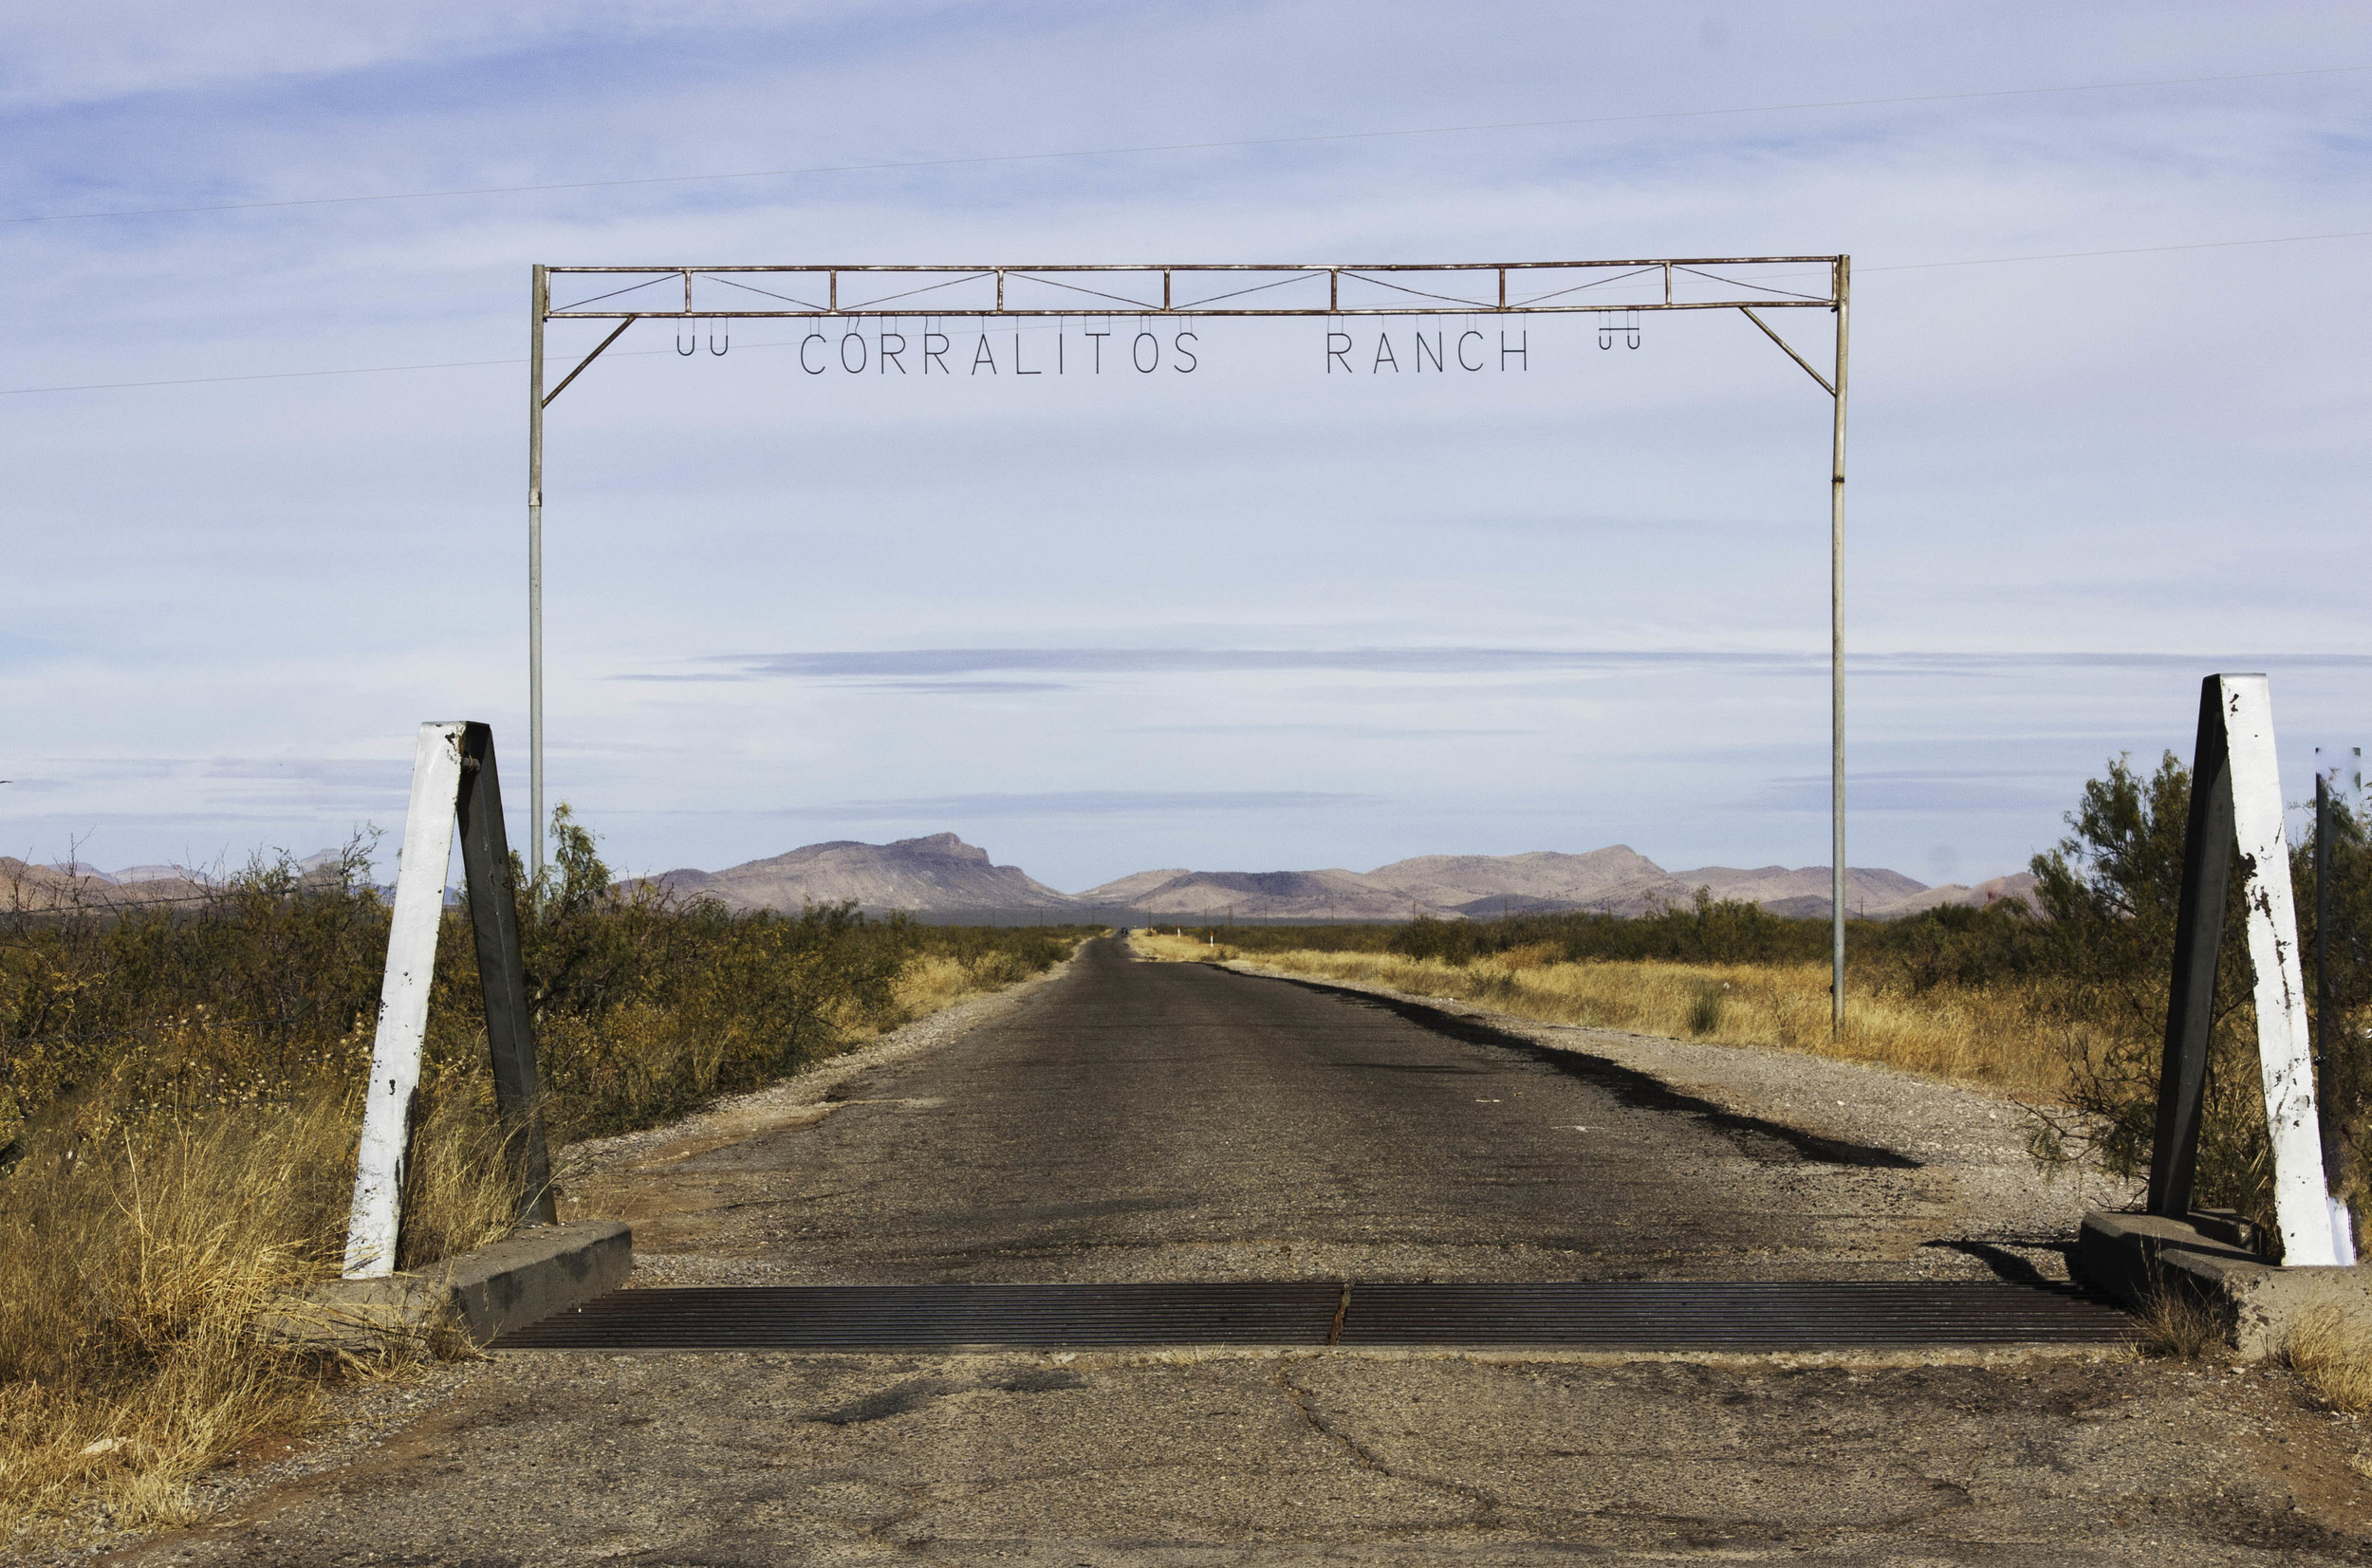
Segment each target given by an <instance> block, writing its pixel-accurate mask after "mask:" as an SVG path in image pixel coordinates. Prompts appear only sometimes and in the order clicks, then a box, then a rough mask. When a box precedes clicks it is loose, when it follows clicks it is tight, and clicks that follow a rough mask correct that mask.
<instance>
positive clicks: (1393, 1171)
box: [620, 940, 1981, 1283]
mask: <svg viewBox="0 0 2372 1568" xmlns="http://www.w3.org/2000/svg"><path fill="white" fill-rule="evenodd" d="M834 1093H835V1094H837V1095H839V1096H841V1097H842V1098H841V1100H840V1101H839V1104H840V1107H841V1108H840V1109H839V1110H838V1111H837V1112H835V1113H834V1114H833V1115H832V1116H830V1117H829V1119H827V1120H825V1121H824V1122H823V1123H822V1124H821V1125H818V1126H814V1127H811V1128H801V1129H796V1130H791V1131H787V1132H784V1133H781V1134H776V1135H773V1136H768V1137H760V1138H755V1139H752V1140H750V1141H747V1142H743V1143H738V1144H735V1145H732V1146H729V1147H727V1148H724V1149H720V1150H717V1151H714V1152H713V1153H707V1154H704V1155H700V1156H697V1157H695V1158H693V1159H690V1160H687V1161H684V1162H682V1164H681V1166H680V1169H679V1171H678V1172H677V1174H676V1178H675V1182H674V1185H673V1188H672V1190H671V1191H670V1192H669V1193H668V1194H667V1196H666V1198H665V1199H664V1200H661V1201H663V1202H665V1203H666V1204H667V1205H669V1206H670V1207H671V1208H672V1207H673V1206H674V1205H676V1204H680V1203H682V1202H683V1201H684V1200H685V1198H686V1197H688V1196H690V1195H691V1194H690V1193H689V1192H688V1190H687V1189H688V1188H690V1187H693V1186H696V1187H697V1188H699V1189H700V1191H699V1192H698V1194H697V1197H696V1200H695V1201H696V1203H697V1206H698V1207H697V1208H695V1209H694V1210H692V1211H691V1212H684V1211H682V1210H680V1209H676V1210H675V1211H673V1212H665V1213H662V1212H658V1211H657V1210H658V1204H657V1203H654V1202H651V1201H647V1200H646V1201H643V1202H640V1203H638V1201H637V1195H636V1194H633V1193H621V1195H620V1198H621V1205H620V1206H621V1207H622V1208H624V1210H625V1211H626V1213H627V1217H629V1218H631V1219H632V1220H634V1222H635V1225H636V1231H637V1240H638V1245H639V1248H641V1249H642V1250H645V1251H650V1252H654V1253H666V1252H672V1251H678V1250H680V1251H685V1252H689V1253H692V1254H695V1255H696V1256H697V1257H698V1258H700V1259H701V1260H702V1261H703V1262H704V1263H706V1264H707V1265H708V1267H707V1268H706V1269H705V1270H703V1271H698V1272H696V1273H695V1272H689V1271H688V1272H683V1273H679V1274H677V1275H676V1276H674V1278H677V1279H692V1278H695V1277H696V1278H699V1279H703V1280H708V1279H713V1280H717V1281H720V1282H722V1281H727V1280H735V1279H748V1280H757V1279H765V1280H767V1281H769V1282H796V1283H892V1282H937V1281H990V1282H1028V1281H1081V1282H1090V1281H1091V1282H1103V1281H1120V1280H1148V1281H1149V1280H1184V1279H1235V1280H1248V1279H1327V1280H1334V1279H1344V1280H1451V1279H1457V1280H1494V1279H1495V1280H1544V1279H1686V1278H1700V1279H1752V1278H1816V1279H1840V1278H1855V1277H1871V1278H1883V1277H1906V1276H1907V1277H1916V1276H1917V1275H1918V1273H1919V1272H1921V1271H1922V1270H1926V1271H1932V1270H1933V1268H1934V1267H1935V1261H1934V1260H1933V1259H1932V1258H1920V1257H1918V1244H1919V1243H1921V1242H1923V1241H1925V1240H1928V1239H1930V1238H1931V1237H1932V1235H1933V1234H1934V1227H1935V1224H1936V1216H1937V1208H1938V1202H1937V1200H1938V1198H1939V1196H1940V1194H1938V1193H1937V1192H1935V1191H1933V1190H1931V1188H1930V1187H1929V1185H1928V1184H1924V1183H1922V1181H1921V1179H1920V1171H1919V1166H1918V1161H1917V1160H1915V1159H1911V1158H1906V1157H1904V1156H1902V1155H1899V1154H1897V1153H1892V1152H1890V1151H1887V1150H1883V1149H1874V1148H1867V1147H1863V1146H1861V1145H1857V1144H1854V1143H1851V1142H1849V1141H1844V1140H1840V1139H1834V1138H1824V1137H1819V1136H1815V1135H1812V1134H1807V1133H1805V1132H1801V1131H1798V1130H1797V1129H1796V1128H1794V1127H1791V1126H1789V1125H1788V1124H1787V1123H1785V1122H1782V1121H1777V1120H1766V1119H1758V1118H1755V1117H1752V1116H1741V1115H1737V1114H1734V1113H1725V1112H1722V1111H1719V1110H1716V1109H1715V1108H1714V1107H1713V1106H1711V1105H1708V1104H1706V1103H1704V1102H1703V1101H1701V1100H1696V1099H1692V1098H1689V1097H1688V1096H1686V1095H1683V1094H1679V1093H1676V1092H1675V1091H1673V1090H1671V1089H1669V1088H1667V1087H1665V1086H1664V1085H1662V1084H1660V1083H1659V1082H1658V1081H1657V1080H1655V1079H1651V1078H1647V1077H1644V1076H1642V1075H1640V1074H1637V1073H1631V1072H1626V1071H1624V1070H1623V1069H1621V1068H1620V1067H1616V1066H1614V1065H1613V1064H1611V1063H1609V1062H1606V1061H1603V1060H1602V1059H1599V1058H1596V1057H1592V1056H1588V1055H1584V1054H1581V1053H1577V1052H1572V1051H1561V1050H1555V1049H1549V1048H1544V1047H1541V1046H1538V1045H1534V1044H1532V1043H1530V1042H1527V1041H1524V1040H1521V1039H1519V1038H1516V1037H1514V1036H1511V1035H1507V1034H1503V1033H1501V1032H1499V1031H1497V1030H1494V1029H1491V1028H1488V1027H1485V1026H1480V1025H1477V1024H1471V1023H1467V1022H1464V1021H1460V1020H1456V1019H1454V1018H1451V1017H1449V1016H1447V1015H1444V1014H1441V1013H1436V1012H1433V1011H1431V1010H1429V1009H1422V1008H1412V1007H1408V1006H1406V1005H1399V1004H1394V1003H1389V1002H1385V1001H1382V1000H1380V999H1377V998H1372V997H1364V996H1359V995H1356V994H1353V993H1349V992H1344V991H1338V990H1332V989H1327V988H1324V987H1312V986H1305V985H1299V984H1295V983H1292V982H1287V981H1274V980H1262V979H1251V978H1247V977H1245V976H1242V975H1237V974H1232V973H1229V972H1227V971H1225V970H1222V969H1215V968H1210V967H1207V966H1204V965H1199V964H1152V963H1142V962H1137V961H1134V960H1132V959H1131V958H1130V957H1129V956H1128V953H1127V950H1126V949H1125V948H1124V947H1123V946H1122V945H1121V943H1120V942H1119V941H1116V940H1103V941H1098V942H1094V943H1091V944H1089V945H1088V947H1087V948H1086V950H1084V952H1083V953H1082V954H1081V957H1080V960H1079V962H1078V964H1077V965H1076V966H1075V967H1074V968H1073V970H1072V972H1071V973H1070V974H1069V975H1068V976H1067V977H1066V979H1065V980H1064V981H1063V982H1061V983H1060V984H1059V985H1058V986H1056V987H1051V988H1049V989H1047V990H1045V991H1042V992H1040V993H1039V994H1038V995H1037V996H1036V997H1034V998H1033V999H1032V1000H1031V1001H1030V1002H1029V1003H1028V1005H1025V1006H1023V1007H1022V1008H1020V1009H1018V1010H1017V1011H1015V1012H1014V1013H1012V1014H1010V1016H1008V1017H1007V1018H1005V1019H1003V1020H1001V1021H1000V1022H998V1023H995V1024H990V1025H988V1026H986V1027H984V1028H981V1029H979V1030H977V1031H975V1032H974V1033H973V1034H972V1035H971V1036H969V1037H968V1038H967V1039H966V1040H965V1041H964V1042H963V1045H962V1047H961V1048H960V1049H957V1050H952V1051H947V1052H941V1053H938V1054H936V1055H933V1056H930V1057H927V1058H924V1059H922V1060H920V1061H916V1062H912V1063H907V1064H901V1065H899V1066H898V1067H896V1068H893V1069H889V1070H886V1071H884V1072H882V1073H880V1074H877V1075H872V1076H870V1077H868V1078H867V1079H862V1080H859V1081H857V1082H854V1083H849V1084H845V1085H843V1086H842V1087H840V1088H839V1089H836V1090H835V1091H834ZM728 1259H735V1260H739V1261H740V1262H741V1263H742V1264H745V1265H746V1266H744V1267H743V1268H740V1269H734V1268H732V1267H731V1266H721V1267H720V1266H719V1265H723V1264H725V1261H726V1260H728ZM1980 1272H1981V1270H1980Z"/></svg>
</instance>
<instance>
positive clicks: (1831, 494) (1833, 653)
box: [1782, 256, 1853, 1040]
mask: <svg viewBox="0 0 2372 1568" xmlns="http://www.w3.org/2000/svg"><path fill="white" fill-rule="evenodd" d="M1832 265H1833V267H1834V270H1833V271H1832V272H1831V273H1830V275H1829V293H1830V294H1831V295H1832V296H1833V297H1834V298H1835V300H1836V302H1837V358H1836V364H1835V368H1836V373H1837V379H1836V384H1835V386H1834V388H1833V389H1832V391H1831V399H1830V400H1831V407H1832V412H1833V415H1834V423H1833V424H1832V425H1831V427H1830V434H1829V449H1828V450H1829V459H1828V816H1829V823H1828V828H1829V839H1830V847H1829V867H1828V944H1829V973H1828V989H1829V1004H1828V1029H1829V1033H1830V1035H1831V1037H1832V1038H1834V1039H1837V1040H1843V1039H1844V874H1845V854H1844V412H1845V357H1846V349H1847V347H1848V343H1849V328H1850V325H1851V316H1852V293H1853V262H1852V259H1851V258H1850V257H1847V256H1839V257H1838V258H1837V259H1836V261H1835V263H1834V264H1832ZM1782 346H1784V345H1782ZM1804 368H1805V369H1807V370H1809V369H1810V368H1811V366H1809V365H1806V366H1805V367H1804Z"/></svg>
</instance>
